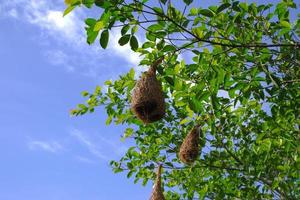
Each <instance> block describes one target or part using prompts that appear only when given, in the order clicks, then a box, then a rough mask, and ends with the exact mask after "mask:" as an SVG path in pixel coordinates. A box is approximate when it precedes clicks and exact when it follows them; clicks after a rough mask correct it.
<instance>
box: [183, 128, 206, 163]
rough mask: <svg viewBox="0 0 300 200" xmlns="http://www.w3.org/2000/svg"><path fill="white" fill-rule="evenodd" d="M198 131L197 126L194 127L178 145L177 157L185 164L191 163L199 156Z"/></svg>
mask: <svg viewBox="0 0 300 200" xmlns="http://www.w3.org/2000/svg"><path fill="white" fill-rule="evenodd" d="M200 131H201V130H200V128H199V127H197V126H196V127H194V128H193V129H192V130H191V132H190V133H189V134H188V135H187V136H186V137H185V139H184V141H183V143H182V144H181V146H180V150H179V159H180V160H181V161H182V162H183V163H185V164H191V163H193V162H194V161H195V160H196V159H197V158H198V156H199V137H200Z"/></svg>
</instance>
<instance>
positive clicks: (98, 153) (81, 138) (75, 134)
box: [70, 129, 108, 160]
mask: <svg viewBox="0 0 300 200" xmlns="http://www.w3.org/2000/svg"><path fill="white" fill-rule="evenodd" d="M70 134H71V136H73V137H75V138H76V139H77V140H78V141H79V142H80V143H81V144H83V145H84V146H85V147H86V148H87V149H88V150H89V152H90V153H92V154H93V155H94V156H96V157H98V158H100V159H103V160H108V158H107V157H106V156H105V155H104V154H103V153H102V152H101V151H100V150H99V149H98V147H97V146H96V145H95V144H94V143H93V142H92V141H91V140H90V139H89V138H88V137H87V136H86V135H85V134H84V133H83V132H81V131H79V130H77V129H73V130H71V133H70Z"/></svg>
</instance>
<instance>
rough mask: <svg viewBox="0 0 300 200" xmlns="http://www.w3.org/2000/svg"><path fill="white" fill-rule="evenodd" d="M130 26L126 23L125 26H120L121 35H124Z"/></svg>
mask: <svg viewBox="0 0 300 200" xmlns="http://www.w3.org/2000/svg"><path fill="white" fill-rule="evenodd" d="M129 28H130V26H129V25H128V24H126V25H125V26H123V27H122V29H121V35H122V36H123V35H125V34H126V33H127V31H128V30H129Z"/></svg>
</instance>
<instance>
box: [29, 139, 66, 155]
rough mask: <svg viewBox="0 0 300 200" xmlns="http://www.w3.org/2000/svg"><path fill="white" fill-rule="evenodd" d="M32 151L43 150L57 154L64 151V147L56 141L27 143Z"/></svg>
mask: <svg viewBox="0 0 300 200" xmlns="http://www.w3.org/2000/svg"><path fill="white" fill-rule="evenodd" d="M27 146H28V148H29V149H30V150H42V151H47V152H50V153H57V152H59V151H61V150H62V149H63V146H62V145H61V144H60V143H58V142H56V141H40V140H32V141H29V142H28V143H27Z"/></svg>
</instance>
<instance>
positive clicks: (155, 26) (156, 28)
mask: <svg viewBox="0 0 300 200" xmlns="http://www.w3.org/2000/svg"><path fill="white" fill-rule="evenodd" d="M147 29H148V30H149V31H151V32H156V31H159V30H162V29H163V27H162V26H161V25H160V24H152V25H150V26H149V27H148V28H147Z"/></svg>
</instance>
